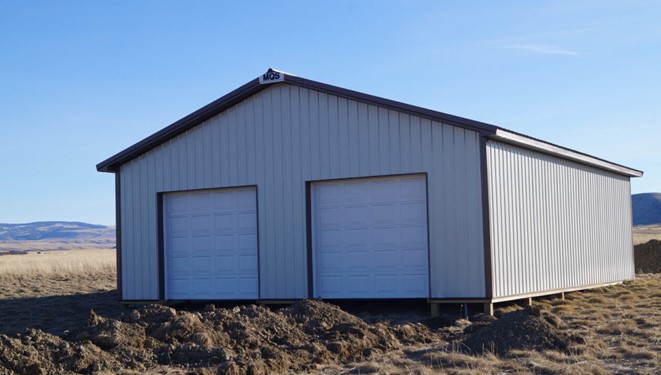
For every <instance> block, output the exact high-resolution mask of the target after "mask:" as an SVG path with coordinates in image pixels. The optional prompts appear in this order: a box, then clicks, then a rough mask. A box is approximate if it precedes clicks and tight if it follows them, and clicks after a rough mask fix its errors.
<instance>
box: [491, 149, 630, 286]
mask: <svg viewBox="0 0 661 375" xmlns="http://www.w3.org/2000/svg"><path fill="white" fill-rule="evenodd" d="M487 166H488V184H489V210H490V225H491V247H492V263H493V278H494V280H493V281H494V283H493V288H494V297H496V298H497V297H505V296H513V295H519V294H527V293H535V292H540V291H547V290H555V289H565V288H576V287H581V286H589V285H596V284H603V283H608V282H614V281H621V280H626V279H631V278H633V277H634V264H633V249H632V237H631V225H632V224H631V223H632V221H631V190H630V182H629V178H628V177H624V176H621V175H617V174H614V173H610V172H606V171H603V170H600V169H596V168H593V167H589V166H586V165H582V164H578V163H575V162H572V161H568V160H564V159H560V158H557V157H553V156H549V155H546V154H542V153H538V152H535V151H530V150H527V149H523V148H520V147H516V146H512V145H509V144H505V143H502V142H497V141H488V142H487Z"/></svg>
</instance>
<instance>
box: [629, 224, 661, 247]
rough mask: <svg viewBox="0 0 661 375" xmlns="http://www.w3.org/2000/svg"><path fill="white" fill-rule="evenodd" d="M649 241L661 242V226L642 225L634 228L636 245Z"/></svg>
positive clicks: (634, 242)
mask: <svg viewBox="0 0 661 375" xmlns="http://www.w3.org/2000/svg"><path fill="white" fill-rule="evenodd" d="M649 240H659V241H661V225H641V226H636V227H633V244H634V245H639V244H641V243H645V242H647V241H649Z"/></svg>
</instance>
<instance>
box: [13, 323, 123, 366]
mask: <svg viewBox="0 0 661 375" xmlns="http://www.w3.org/2000/svg"><path fill="white" fill-rule="evenodd" d="M120 368H121V366H120V365H119V363H118V362H117V361H116V360H115V359H114V358H113V357H112V356H111V355H109V354H108V353H105V352H104V351H103V350H101V349H100V348H99V347H98V346H96V345H94V344H92V343H90V342H80V343H70V342H68V341H65V340H63V339H61V338H60V337H58V336H54V335H51V334H49V333H44V332H41V331H39V330H33V329H30V330H27V331H26V332H25V333H23V334H19V335H17V337H16V338H9V337H7V336H5V335H0V374H3V373H5V372H3V369H8V370H10V371H13V372H15V373H18V374H28V375H32V374H34V375H41V374H62V373H71V372H74V373H81V374H89V373H93V372H98V371H102V370H110V371H116V370H119V369H120Z"/></svg>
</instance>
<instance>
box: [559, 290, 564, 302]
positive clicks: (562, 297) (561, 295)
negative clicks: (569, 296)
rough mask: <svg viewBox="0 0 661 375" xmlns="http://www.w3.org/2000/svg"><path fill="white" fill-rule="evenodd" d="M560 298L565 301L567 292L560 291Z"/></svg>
mask: <svg viewBox="0 0 661 375" xmlns="http://www.w3.org/2000/svg"><path fill="white" fill-rule="evenodd" d="M560 299H561V300H563V301H564V300H565V292H562V293H560Z"/></svg>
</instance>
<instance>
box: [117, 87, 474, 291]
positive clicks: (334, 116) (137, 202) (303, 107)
mask: <svg viewBox="0 0 661 375" xmlns="http://www.w3.org/2000/svg"><path fill="white" fill-rule="evenodd" d="M424 172H426V173H427V175H428V180H427V183H428V194H429V197H428V204H429V232H430V233H429V236H430V268H431V275H430V277H431V296H432V297H433V298H444V297H448V298H451V297H482V296H484V293H485V291H484V285H485V281H484V262H483V241H482V211H481V204H482V203H481V190H480V162H479V135H478V134H477V133H476V132H473V131H470V130H465V129H461V128H457V127H453V126H449V125H444V124H441V123H438V122H433V121H430V120H428V119H423V118H420V117H416V116H411V115H408V114H403V113H399V112H396V111H393V110H389V109H386V108H382V107H378V106H374V105H368V104H365V103H361V102H357V101H353V100H348V99H344V98H339V97H337V96H333V95H327V94H324V93H320V92H317V91H313V90H308V89H304V88H300V87H298V86H291V85H288V84H274V85H272V86H271V87H269V88H267V89H265V90H263V91H261V92H259V93H258V94H255V95H254V96H252V97H251V98H248V99H246V100H245V101H243V102H241V103H239V104H237V105H236V106H234V107H232V108H230V109H228V110H227V111H225V112H223V113H221V114H219V115H217V116H215V117H213V118H211V119H209V120H207V121H206V122H204V123H202V124H200V125H198V126H197V127H195V128H193V129H191V130H189V131H187V132H185V133H183V134H181V135H179V136H177V137H175V138H173V139H171V140H170V141H168V142H166V143H164V144H162V145H160V146H158V147H156V148H154V149H153V150H151V151H149V152H147V153H145V154H143V155H141V156H140V157H138V158H136V159H134V160H132V161H131V162H128V163H126V164H124V165H122V167H121V185H122V187H121V190H122V202H121V205H122V234H123V236H122V237H123V238H122V267H123V268H122V271H123V274H122V277H123V288H122V289H123V296H124V298H125V299H128V300H131V299H137V300H140V299H157V298H158V272H159V270H158V251H157V247H158V246H157V245H158V242H157V220H156V217H157V205H156V199H157V197H156V194H157V192H168V191H181V190H190V189H203V188H219V187H229V186H246V185H257V186H258V189H257V191H258V197H257V199H258V202H259V218H258V221H259V222H258V225H259V229H260V230H259V262H260V264H259V267H260V280H259V282H260V290H259V292H260V298H263V299H277V298H284V299H289V298H305V297H307V296H308V291H307V258H306V257H307V248H306V222H305V212H306V211H305V210H306V206H305V204H306V203H305V182H306V181H311V180H326V179H337V178H349V177H368V176H383V175H391V174H406V173H424Z"/></svg>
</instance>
